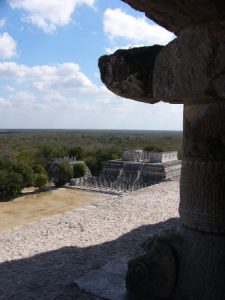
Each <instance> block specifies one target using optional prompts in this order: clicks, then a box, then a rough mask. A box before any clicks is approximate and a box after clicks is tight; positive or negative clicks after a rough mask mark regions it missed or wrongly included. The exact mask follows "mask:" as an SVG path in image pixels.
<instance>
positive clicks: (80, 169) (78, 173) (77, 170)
mask: <svg viewBox="0 0 225 300" xmlns="http://www.w3.org/2000/svg"><path fill="white" fill-rule="evenodd" d="M86 170H87V167H86V165H85V164H84V163H82V162H80V163H76V164H75V165H74V166H73V177H74V178H80V177H83V176H84V175H85V173H86Z"/></svg>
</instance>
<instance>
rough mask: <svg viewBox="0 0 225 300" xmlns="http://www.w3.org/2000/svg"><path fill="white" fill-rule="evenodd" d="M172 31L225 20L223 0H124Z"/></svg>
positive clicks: (177, 31) (176, 31) (224, 3)
mask: <svg viewBox="0 0 225 300" xmlns="http://www.w3.org/2000/svg"><path fill="white" fill-rule="evenodd" d="M122 1H123V2H126V3H128V4H129V5H131V6H132V7H133V8H135V9H137V10H139V11H142V12H144V13H145V14H146V16H147V17H149V18H150V19H152V20H154V21H155V22H156V23H158V24H160V25H162V26H163V27H165V28H167V29H168V30H170V31H173V32H175V33H179V32H180V31H182V30H183V29H184V28H187V27H192V26H193V25H198V24H203V23H210V22H214V21H220V20H225V2H224V1H223V0H157V1H155V0H122Z"/></svg>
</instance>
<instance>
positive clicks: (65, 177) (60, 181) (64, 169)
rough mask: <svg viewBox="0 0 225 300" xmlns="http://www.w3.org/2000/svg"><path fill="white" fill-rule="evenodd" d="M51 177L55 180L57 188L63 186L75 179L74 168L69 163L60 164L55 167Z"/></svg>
mask: <svg viewBox="0 0 225 300" xmlns="http://www.w3.org/2000/svg"><path fill="white" fill-rule="evenodd" d="M49 175H50V177H51V178H52V179H53V180H54V182H55V185H56V186H58V187H59V186H63V185H65V184H66V183H67V182H68V181H69V180H70V179H71V178H72V177H73V168H72V166H71V165H70V164H68V163H67V162H59V163H57V164H56V165H55V166H54V168H53V170H51V174H49Z"/></svg>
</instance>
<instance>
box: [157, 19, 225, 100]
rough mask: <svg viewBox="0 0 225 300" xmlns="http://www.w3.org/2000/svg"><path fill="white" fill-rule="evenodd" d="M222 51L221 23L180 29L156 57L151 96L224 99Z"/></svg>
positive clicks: (224, 43)
mask: <svg viewBox="0 0 225 300" xmlns="http://www.w3.org/2000/svg"><path fill="white" fill-rule="evenodd" d="M224 53H225V23H217V24H216V23H213V24H209V25H204V26H200V27H195V28H190V29H187V30H185V31H183V32H182V33H181V34H180V36H179V38H177V39H176V40H174V41H172V42H171V43H170V44H168V45H167V46H166V47H164V48H163V49H162V50H161V51H160V53H159V55H158V57H157V59H156V62H155V69H154V80H153V96H154V97H155V98H162V99H166V100H167V101H168V102H174V100H176V99H177V102H179V99H181V101H180V102H182V103H194V104H198V103H207V102H208V103H209V102H214V101H219V100H220V99H219V98H221V99H223V100H224V99H225V84H224V77H225V60H224ZM170 99H171V101H170Z"/></svg>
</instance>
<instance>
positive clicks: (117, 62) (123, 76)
mask: <svg viewBox="0 0 225 300" xmlns="http://www.w3.org/2000/svg"><path fill="white" fill-rule="evenodd" d="M161 49H162V46H157V45H156V46H152V47H140V48H132V49H129V50H118V51H116V52H115V53H114V54H112V55H105V56H102V57H100V59H99V69H100V72H101V80H102V81H103V83H104V84H105V85H106V86H107V88H108V89H109V90H110V91H112V92H113V93H114V94H116V95H118V96H121V97H124V98H129V99H133V100H138V101H142V102H147V103H155V102H158V101H159V100H160V99H158V100H157V99H153V97H152V82H153V72H154V64H155V60H156V57H157V55H158V53H159V51H160V50H161Z"/></svg>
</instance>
